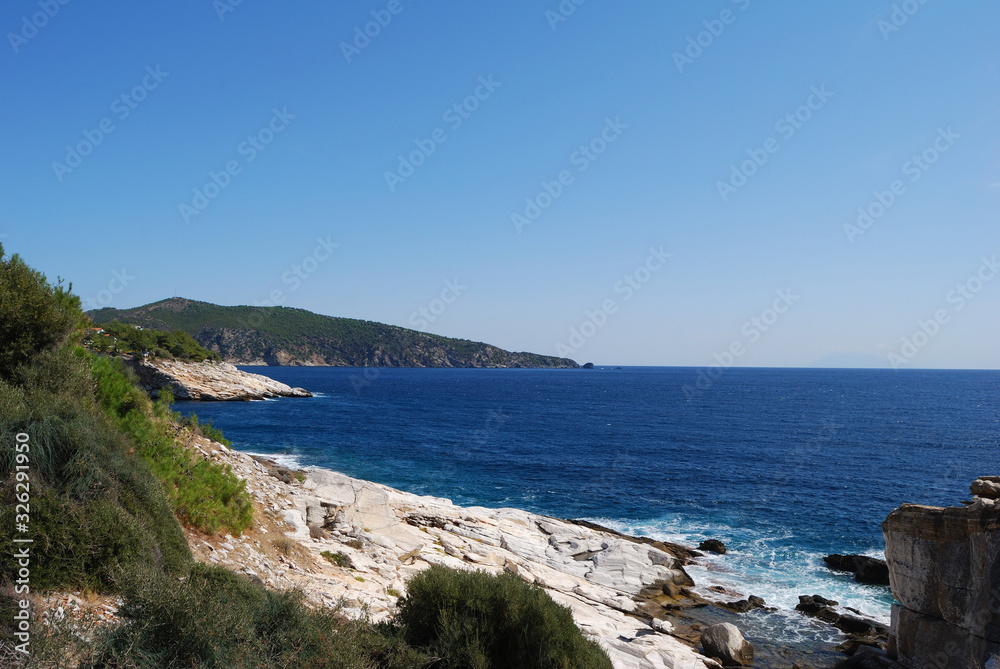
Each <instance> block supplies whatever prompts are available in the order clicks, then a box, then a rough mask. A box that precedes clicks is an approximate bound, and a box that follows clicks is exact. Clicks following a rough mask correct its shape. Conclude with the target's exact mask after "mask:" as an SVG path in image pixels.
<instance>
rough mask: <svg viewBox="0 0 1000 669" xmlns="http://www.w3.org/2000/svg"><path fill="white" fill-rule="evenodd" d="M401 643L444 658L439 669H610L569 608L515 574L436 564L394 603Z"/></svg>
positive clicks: (411, 581)
mask: <svg viewBox="0 0 1000 669" xmlns="http://www.w3.org/2000/svg"><path fill="white" fill-rule="evenodd" d="M399 607H400V611H399V616H398V618H397V620H398V622H399V624H400V625H401V627H402V630H403V634H404V638H405V639H406V640H407V642H409V643H410V644H411V645H413V646H417V647H421V648H426V649H427V650H428V651H429V652H431V653H432V654H434V655H435V656H438V657H441V658H443V659H442V661H441V662H440V663H438V664H435V665H434V666H435V667H436V668H438V669H507V668H508V667H517V668H518V669H536V668H537V669H592V668H593V669H597V668H601V669H610V667H611V661H610V660H609V659H608V656H607V655H606V654H605V653H604V651H603V650H601V648H600V646H598V645H597V644H596V643H594V642H593V641H588V640H587V639H585V638H584V637H583V634H582V633H581V632H580V630H579V628H577V626H576V625H575V624H574V623H573V617H572V615H571V614H570V611H569V609H568V608H566V607H564V606H560V605H559V604H556V603H555V602H554V601H553V600H552V598H551V597H549V595H548V593H546V592H545V591H544V590H542V589H541V588H539V587H538V586H535V585H530V584H528V583H525V582H524V581H522V580H521V579H520V578H518V577H517V576H515V575H513V574H502V575H500V576H493V575H491V574H488V573H486V572H465V571H453V570H450V569H446V568H444V567H438V566H434V567H431V568H430V569H428V570H427V571H424V572H421V573H420V574H417V575H416V576H414V577H413V579H412V580H410V582H409V583H408V584H407V595H406V597H405V598H403V599H401V600H400V601H399Z"/></svg>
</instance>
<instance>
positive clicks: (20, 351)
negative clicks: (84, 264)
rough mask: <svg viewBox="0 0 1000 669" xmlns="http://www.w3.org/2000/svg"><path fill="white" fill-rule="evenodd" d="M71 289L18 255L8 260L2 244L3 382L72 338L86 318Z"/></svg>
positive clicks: (0, 365) (0, 331) (0, 363)
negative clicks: (54, 283) (28, 263)
mask: <svg viewBox="0 0 1000 669" xmlns="http://www.w3.org/2000/svg"><path fill="white" fill-rule="evenodd" d="M70 290H72V285H71V286H69V287H68V288H63V285H62V281H59V282H58V283H57V284H56V285H55V286H52V285H50V284H49V282H48V280H47V279H46V278H45V275H44V274H42V273H41V272H38V271H37V270H33V269H31V268H30V267H28V266H27V265H26V264H25V263H24V261H23V260H21V258H20V256H18V255H17V254H16V253H15V254H14V255H13V256H11V257H10V258H5V256H4V250H3V245H2V244H0V379H9V378H10V377H11V376H12V375H13V373H14V371H15V370H16V369H17V368H18V367H19V366H21V365H23V364H25V363H27V362H29V361H31V360H32V359H33V358H35V357H36V356H37V355H39V354H40V353H43V352H45V351H50V350H52V349H54V348H56V347H58V346H59V345H60V344H62V343H63V342H65V341H66V340H67V339H68V338H69V337H70V335H71V334H72V333H73V330H74V327H75V326H76V325H77V324H78V323H79V322H80V320H81V318H82V317H83V314H82V312H81V311H80V298H78V297H76V296H75V295H72V294H71V293H70Z"/></svg>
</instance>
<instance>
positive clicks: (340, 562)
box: [320, 551, 354, 569]
mask: <svg viewBox="0 0 1000 669" xmlns="http://www.w3.org/2000/svg"><path fill="white" fill-rule="evenodd" d="M320 555H321V556H323V557H325V558H326V559H327V560H329V561H330V562H332V563H333V564H335V565H337V566H338V567H345V568H347V569H354V563H353V562H351V558H350V557H349V556H347V555H344V554H343V553H341V552H339V551H338V552H336V553H331V552H330V551H323V552H322V553H320Z"/></svg>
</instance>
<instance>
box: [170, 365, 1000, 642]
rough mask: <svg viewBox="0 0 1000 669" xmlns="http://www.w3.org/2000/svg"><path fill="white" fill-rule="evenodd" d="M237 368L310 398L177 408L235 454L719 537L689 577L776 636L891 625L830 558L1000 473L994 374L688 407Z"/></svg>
mask: <svg viewBox="0 0 1000 669" xmlns="http://www.w3.org/2000/svg"><path fill="white" fill-rule="evenodd" d="M244 369H246V370H247V371H252V372H256V373H262V374H265V375H267V376H270V377H272V378H274V379H277V380H279V381H282V382H284V383H287V384H289V385H292V386H302V387H304V388H306V389H308V390H310V391H312V392H313V393H315V394H316V397H314V398H312V399H281V400H273V401H266V402H252V403H180V404H178V407H177V408H178V409H180V410H182V411H183V412H185V413H191V412H192V411H195V412H197V413H198V415H199V416H200V417H201V418H202V419H212V420H213V421H214V423H215V425H216V427H219V428H221V429H222V430H223V431H224V432H225V434H226V436H227V437H228V438H229V439H230V440H231V441H233V443H234V446H235V447H236V448H238V449H241V450H244V451H249V452H253V453H259V454H269V455H271V456H277V457H278V459H280V460H282V461H284V462H286V463H290V464H297V465H300V466H322V467H328V468H331V469H335V470H337V471H341V472H344V473H346V474H349V475H351V476H355V477H358V478H362V479H368V480H372V481H378V482H380V483H384V484H387V485H390V486H393V487H396V488H400V489H402V490H407V491H410V492H414V493H419V494H428V495H436V496H441V497H448V498H451V499H452V500H453V501H454V502H455V503H456V504H463V505H480V506H513V507H518V508H522V509H527V510H530V511H535V512H539V513H544V514H548V515H552V516H557V517H565V518H587V519H591V520H594V521H596V522H600V523H602V524H605V525H608V526H611V527H614V528H616V529H620V530H623V531H628V532H633V533H641V534H645V535H647V536H652V537H657V538H662V539H670V540H674V541H680V542H683V543H688V544H697V543H698V542H700V541H701V540H703V539H705V538H709V537H711V538H718V539H721V540H722V541H724V542H725V543H726V545H727V546H728V547H729V549H730V553H729V554H727V555H725V556H721V557H711V558H709V559H708V560H707V561H706V562H705V566H702V567H695V568H693V569H692V570H691V572H692V576H693V577H694V578H695V580H696V581H697V582H698V585H699V587H700V589H706V588H707V587H708V586H711V585H723V586H726V587H729V588H731V589H733V590H736V591H738V592H740V593H742V594H743V595H749V594H755V595H759V596H761V597H764V599H765V600H767V602H768V604H770V605H774V606H779V607H782V609H784V610H789V613H788V619H787V620H786V621H785V622H784V623H783V624H781V625H778V628H780V629H773V630H771V632H772V635H778V636H781V635H788V636H790V637H796V638H804V637H808V635H810V634H813V633H815V629H814V628H813V626H811V624H808V623H805V622H803V619H802V618H801V617H800V616H798V615H797V614H794V613H791V612H790V609H791V608H793V607H794V605H795V604H796V603H797V599H798V595H800V594H821V595H824V596H826V597H831V598H833V599H837V600H839V601H840V602H841V604H842V605H847V606H853V607H855V608H857V609H859V610H861V611H863V612H866V613H868V614H870V615H872V616H875V617H877V618H880V619H883V620H886V621H887V620H888V609H889V604H890V602H891V601H892V597H891V595H890V594H889V593H888V589H887V588H879V587H871V586H862V585H858V584H856V583H854V582H853V581H852V580H851V579H850V578H847V577H844V576H840V575H835V574H831V573H830V572H828V571H827V570H826V569H825V568H824V567H823V564H822V561H821V557H822V556H823V555H826V554H828V553H834V552H838V553H865V554H870V555H881V553H882V550H883V547H884V544H883V539H882V532H881V527H880V523H881V522H882V521H883V520H884V519H885V517H886V515H887V514H888V513H889V512H890V511H891V510H892V509H893V508H895V507H896V506H898V505H899V504H901V503H903V502H913V503H921V504H934V505H957V504H958V503H959V502H960V501H961V500H963V499H968V498H969V489H968V486H969V483H970V482H971V481H972V479H974V478H975V477H976V476H979V475H983V474H1000V462H998V456H1000V372H974V371H954V372H953V371H900V372H893V371H890V370H797V369H795V370H792V369H731V370H727V371H726V372H725V373H724V374H723V375H722V376H721V377H719V378H718V379H716V380H715V381H714V382H713V383H712V384H711V387H709V388H708V389H707V390H704V391H703V392H700V394H698V395H696V396H692V397H688V396H686V395H685V393H684V390H683V388H684V386H685V385H687V386H694V385H695V383H696V381H697V380H698V377H697V375H696V370H694V369H691V368H663V367H657V368H653V367H648V368H644V367H626V368H624V369H620V368H619V369H615V368H597V369H595V370H479V369H374V368H369V369H367V370H365V369H352V368H301V367H298V368H297V367H266V368H250V367H248V368H244ZM689 395H690V393H689ZM749 620H753V619H752V618H751V619H749ZM770 620H771V622H767V620H765V617H763V616H761V617H760V618H759V620H758V622H757V623H755V624H759V625H761V626H767V627H771V626H772V625H774V623H773V616H772V617H771V619H770ZM759 631H761V632H762V631H763V630H759Z"/></svg>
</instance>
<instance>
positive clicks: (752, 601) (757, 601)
mask: <svg viewBox="0 0 1000 669" xmlns="http://www.w3.org/2000/svg"><path fill="white" fill-rule="evenodd" d="M719 606H724V607H725V608H727V609H729V610H730V611H736V612H737V613H746V612H747V611H752V610H754V609H766V608H767V604H766V603H765V602H764V600H763V599H761V598H760V597H757V596H755V595H750V596H749V597H747V598H746V599H741V600H739V601H736V602H723V603H722V604H720V605H719ZM772 610H773V609H772Z"/></svg>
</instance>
